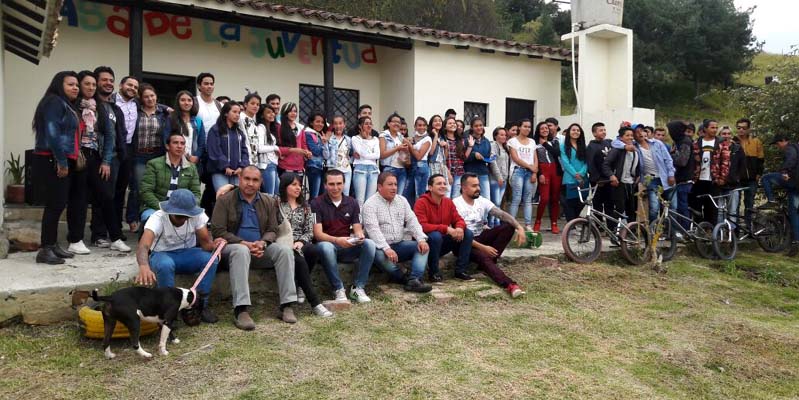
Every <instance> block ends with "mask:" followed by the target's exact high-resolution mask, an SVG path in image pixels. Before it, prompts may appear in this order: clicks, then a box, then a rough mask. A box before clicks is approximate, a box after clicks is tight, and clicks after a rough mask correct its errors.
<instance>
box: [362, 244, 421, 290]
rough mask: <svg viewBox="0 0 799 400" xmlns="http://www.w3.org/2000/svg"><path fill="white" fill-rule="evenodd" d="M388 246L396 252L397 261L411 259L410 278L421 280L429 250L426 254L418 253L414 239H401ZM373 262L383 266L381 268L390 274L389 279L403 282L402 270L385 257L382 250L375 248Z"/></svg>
mask: <svg viewBox="0 0 799 400" xmlns="http://www.w3.org/2000/svg"><path fill="white" fill-rule="evenodd" d="M390 246H391V249H392V250H394V251H395V252H396V253H397V258H399V262H404V261H408V260H413V261H411V275H410V278H411V279H419V280H422V276H423V275H424V269H425V267H427V257H428V255H429V254H430V252H427V253H426V254H422V253H419V250H418V249H417V246H418V243H417V242H416V241H415V240H403V241H401V242H397V243H394V244H392V245H390ZM375 264H377V265H379V266H380V267H381V268H383V270H384V271H386V273H388V274H389V275H390V276H391V280H393V281H395V282H403V283H404V282H405V276H404V275H403V274H402V270H401V269H399V267H397V265H396V264H394V263H393V262H391V261H390V260H389V259H388V257H386V253H384V252H383V250H380V249H377V250H376V251H375Z"/></svg>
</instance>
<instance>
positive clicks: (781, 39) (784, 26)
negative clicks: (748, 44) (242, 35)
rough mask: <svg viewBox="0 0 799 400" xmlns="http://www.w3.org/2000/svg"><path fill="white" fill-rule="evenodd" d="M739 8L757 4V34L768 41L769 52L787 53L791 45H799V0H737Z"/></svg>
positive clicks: (761, 39) (759, 38) (764, 48)
mask: <svg viewBox="0 0 799 400" xmlns="http://www.w3.org/2000/svg"><path fill="white" fill-rule="evenodd" d="M735 6H736V7H738V8H739V9H744V8H749V7H751V6H757V8H756V9H755V13H754V17H753V18H754V20H755V27H754V28H755V29H754V31H755V36H756V37H757V40H758V41H760V42H762V41H765V42H766V43H765V44H764V45H763V50H765V51H767V52H769V53H777V54H782V53H787V52H789V51H790V49H791V45H798V46H799V24H797V16H799V1H796V0H735Z"/></svg>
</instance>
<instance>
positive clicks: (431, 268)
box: [413, 174, 474, 284]
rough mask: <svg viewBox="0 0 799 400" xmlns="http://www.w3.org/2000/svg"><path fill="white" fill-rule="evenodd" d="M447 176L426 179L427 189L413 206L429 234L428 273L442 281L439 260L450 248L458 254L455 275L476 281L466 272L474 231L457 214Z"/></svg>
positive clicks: (464, 279)
mask: <svg viewBox="0 0 799 400" xmlns="http://www.w3.org/2000/svg"><path fill="white" fill-rule="evenodd" d="M447 191H448V186H447V180H446V178H444V176H443V175H441V174H435V175H433V176H431V177H430V178H429V179H428V180H427V193H425V194H423V195H422V197H419V199H418V200H416V204H415V205H414V207H413V211H414V213H416V218H417V219H418V220H419V223H420V224H421V225H422V230H423V231H424V233H425V234H427V243H428V244H429V245H430V255H429V256H428V257H427V273H428V274H429V275H430V282H431V283H434V284H436V283H439V284H440V283H441V282H442V281H443V280H444V278H443V277H442V276H441V272H440V271H439V269H438V260H439V258H441V256H443V255H446V254H447V253H449V252H450V251H451V252H452V253H453V254H455V256H456V257H457V261H456V263H455V278H458V279H460V280H462V281H473V280H474V278H472V276H471V275H469V274H468V273H467V272H466V267H468V266H469V255H470V254H471V252H472V238H473V235H472V231H470V230H468V229H466V222H465V221H464V220H463V218H461V216H460V214H458V210H457V209H456V208H455V204H453V203H452V200H450V199H449V198H448V197H447V196H446V195H447Z"/></svg>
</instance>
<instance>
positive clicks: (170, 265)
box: [150, 247, 219, 295]
mask: <svg viewBox="0 0 799 400" xmlns="http://www.w3.org/2000/svg"><path fill="white" fill-rule="evenodd" d="M209 259H211V253H209V252H207V251H205V250H203V249H201V248H199V247H191V248H188V249H180V250H172V251H154V252H153V253H152V254H150V269H151V270H152V271H153V273H154V274H155V277H156V279H157V280H158V287H174V286H175V274H199V273H200V272H201V271H202V270H203V268H205V264H207V263H208V260H209ZM217 264H219V259H216V260H214V263H213V265H211V267H210V268H209V269H208V273H206V274H205V277H203V280H202V281H200V285H199V286H197V293H203V294H206V295H207V294H209V293H211V286H212V285H213V284H214V278H215V277H216V266H217Z"/></svg>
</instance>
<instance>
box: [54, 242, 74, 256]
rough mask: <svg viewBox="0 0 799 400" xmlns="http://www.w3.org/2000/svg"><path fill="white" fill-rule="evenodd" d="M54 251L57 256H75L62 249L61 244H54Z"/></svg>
mask: <svg viewBox="0 0 799 400" xmlns="http://www.w3.org/2000/svg"><path fill="white" fill-rule="evenodd" d="M53 253H54V254H55V255H56V257H61V258H72V257H75V255H74V254H72V253H70V252H68V251H66V250H64V249H62V248H61V246H59V245H55V246H53Z"/></svg>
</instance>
